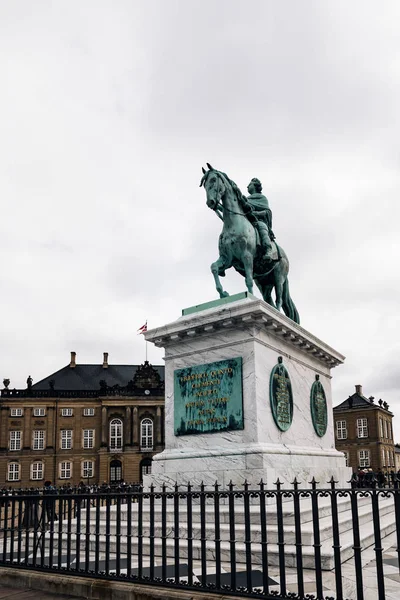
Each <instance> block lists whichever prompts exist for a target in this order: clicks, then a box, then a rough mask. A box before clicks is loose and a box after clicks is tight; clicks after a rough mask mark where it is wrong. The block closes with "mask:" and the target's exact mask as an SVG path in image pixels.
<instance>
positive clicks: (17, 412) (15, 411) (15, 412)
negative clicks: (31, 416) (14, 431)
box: [10, 408, 24, 417]
mask: <svg viewBox="0 0 400 600" xmlns="http://www.w3.org/2000/svg"><path fill="white" fill-rule="evenodd" d="M10 415H11V416H12V417H22V416H23V415H24V410H23V408H12V409H11V412H10Z"/></svg>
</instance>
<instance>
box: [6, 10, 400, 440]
mask: <svg viewBox="0 0 400 600" xmlns="http://www.w3.org/2000/svg"><path fill="white" fill-rule="evenodd" d="M399 13H400V5H399V4H398V3H397V2H394V1H393V2H387V3H386V4H385V11H377V10H376V5H375V4H374V3H372V2H368V1H367V2H365V1H364V2H361V1H355V2H353V3H351V5H350V4H349V3H347V2H344V1H339V2H335V3H334V4H332V3H331V4H324V3H320V2H314V1H313V2H308V3H307V4H304V3H302V4H301V5H300V4H295V3H290V4H289V3H286V2H281V3H274V2H264V1H261V0H260V1H258V0H252V2H248V3H243V2H239V1H236V0H229V1H227V0H221V1H220V2H217V3H216V2H214V0H202V1H201V2H200V1H199V0H192V1H191V2H186V3H182V2H178V1H177V0H170V1H169V2H168V3H166V2H164V1H163V0H162V1H160V0H154V1H153V2H151V3H144V2H131V1H128V0H121V1H120V2H118V3H113V2H111V1H109V0H100V1H96V2H94V1H91V0H87V2H84V3H82V2H78V1H77V0H72V1H71V2H68V3H67V4H64V5H60V4H54V3H52V2H50V1H49V0H39V1H37V2H35V3H32V2H28V0H25V1H21V2H19V3H18V6H17V5H16V3H14V2H12V1H11V0H6V1H5V2H3V3H2V5H1V7H0V52H1V55H2V56H3V57H6V58H7V60H3V62H2V65H1V67H0V68H1V76H2V84H3V85H2V95H1V97H0V131H1V137H0V164H1V168H0V191H1V198H2V205H1V213H0V214H1V219H0V257H1V261H2V262H1V264H2V270H1V280H2V311H1V315H2V319H1V326H0V339H1V341H2V343H1V344H0V378H1V377H10V378H11V379H12V385H13V386H14V385H15V386H17V387H18V386H21V385H24V384H25V380H26V377H27V375H28V374H31V375H32V377H33V378H34V380H38V379H40V378H42V377H44V376H46V375H48V374H49V373H50V372H52V371H55V370H56V369H58V368H60V367H61V366H62V365H64V364H66V363H67V362H68V358H69V351H70V350H75V351H77V353H78V360H81V361H82V362H94V361H100V360H101V357H102V352H103V351H109V352H110V360H111V361H114V362H120V363H121V362H122V363H123V362H126V363H136V362H140V361H142V360H143V355H144V352H143V349H144V347H143V339H142V338H141V337H140V336H139V337H137V336H136V329H137V327H139V326H140V325H141V324H142V323H143V321H144V320H145V319H146V318H147V319H148V321H149V325H150V326H153V325H154V326H157V325H160V324H162V323H165V322H168V321H171V320H174V319H175V318H177V317H178V316H179V315H180V312H181V309H182V308H183V307H185V306H191V305H194V304H198V303H199V302H203V301H207V300H211V299H214V298H215V297H216V292H215V287H214V281H213V278H212V275H211V273H210V270H209V267H210V264H211V262H213V261H214V260H216V258H217V256H218V235H219V232H220V230H221V223H220V221H219V220H218V219H217V218H216V217H215V215H214V214H213V213H212V212H211V211H210V210H209V209H208V208H207V207H206V204H205V194H204V190H203V189H200V188H199V187H198V184H199V181H200V176H201V166H202V165H204V164H205V162H206V161H208V162H211V163H212V164H213V165H214V166H215V167H217V168H220V169H221V170H223V171H225V172H227V173H228V174H229V176H230V177H232V178H233V179H234V180H235V181H236V182H237V184H238V185H239V186H240V188H241V189H242V190H244V191H245V189H246V186H247V183H248V181H249V180H250V179H251V178H252V177H254V176H257V177H259V178H260V179H261V180H262V182H263V185H264V192H265V194H266V195H267V197H268V198H269V201H270V205H271V208H272V210H273V225H274V231H275V233H276V235H277V239H278V241H279V243H280V244H281V245H282V247H283V248H284V249H285V250H286V252H287V254H288V256H289V259H290V263H291V266H290V275H289V278H290V287H291V294H292V296H293V299H294V301H295V303H296V305H297V307H298V309H299V312H300V315H301V319H302V324H303V325H304V326H305V327H306V328H307V329H309V330H310V331H311V332H312V333H314V334H315V335H317V336H318V337H320V338H321V339H323V340H324V341H326V342H327V343H328V344H330V345H332V346H333V347H336V348H337V349H338V350H339V351H340V352H343V353H344V354H346V356H347V360H346V363H345V365H344V366H342V367H340V368H338V369H335V370H334V372H333V375H334V379H333V389H334V403H339V402H341V401H342V400H343V399H345V398H346V397H347V396H348V395H349V394H350V393H352V392H353V389H354V388H353V385H354V384H358V383H361V384H363V385H364V390H365V392H366V393H367V394H368V395H374V396H375V397H379V395H380V394H381V395H382V398H383V399H384V400H386V401H388V402H389V404H391V408H393V410H395V409H396V407H397V406H398V405H399V400H398V398H397V390H398V389H399V380H398V377H397V375H396V368H397V367H396V365H397V362H398V356H399V346H398V343H397V338H398V332H399V317H398V297H399V293H400V284H399V277H398V274H397V273H398V262H399V257H400V247H399V245H400V243H399V238H398V221H399V216H400V209H399V203H398V198H399V191H400V174H399V173H400V172H399V156H400V155H399V150H398V139H399V137H400V135H399V134H400V123H399V119H398V106H399V104H400V85H399V77H398V73H399V69H400V62H399V57H398V56H399V55H398V25H397V24H398V20H399V16H400V14H399ZM224 285H225V286H226V288H227V289H228V290H229V291H230V292H231V293H235V292H238V291H242V290H243V289H244V281H243V279H242V278H241V277H240V276H239V275H238V274H237V273H235V272H233V271H231V272H228V273H227V277H226V280H225V281H224ZM150 352H151V353H150V358H151V360H153V361H154V362H156V361H159V362H160V361H161V360H162V354H163V353H162V351H160V350H157V349H153V348H152V349H151V350H150ZM399 409H400V406H399ZM395 432H396V433H397V435H398V437H399V436H400V420H399V423H398V424H397V425H396V424H395Z"/></svg>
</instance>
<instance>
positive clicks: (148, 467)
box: [140, 463, 152, 479]
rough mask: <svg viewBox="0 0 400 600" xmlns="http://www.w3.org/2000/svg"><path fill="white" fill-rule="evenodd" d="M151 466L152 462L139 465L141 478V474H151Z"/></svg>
mask: <svg viewBox="0 0 400 600" xmlns="http://www.w3.org/2000/svg"><path fill="white" fill-rule="evenodd" d="M151 466H152V463H146V464H144V465H143V464H142V465H141V466H140V473H141V476H142V479H143V475H150V474H151Z"/></svg>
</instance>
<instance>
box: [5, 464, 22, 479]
mask: <svg viewBox="0 0 400 600" xmlns="http://www.w3.org/2000/svg"><path fill="white" fill-rule="evenodd" d="M7 479H8V481H19V479H20V477H19V463H8V477H7Z"/></svg>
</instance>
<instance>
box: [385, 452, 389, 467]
mask: <svg viewBox="0 0 400 600" xmlns="http://www.w3.org/2000/svg"><path fill="white" fill-rule="evenodd" d="M386 457H387V460H386V464H387V466H388V467H390V451H389V450H386Z"/></svg>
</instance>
